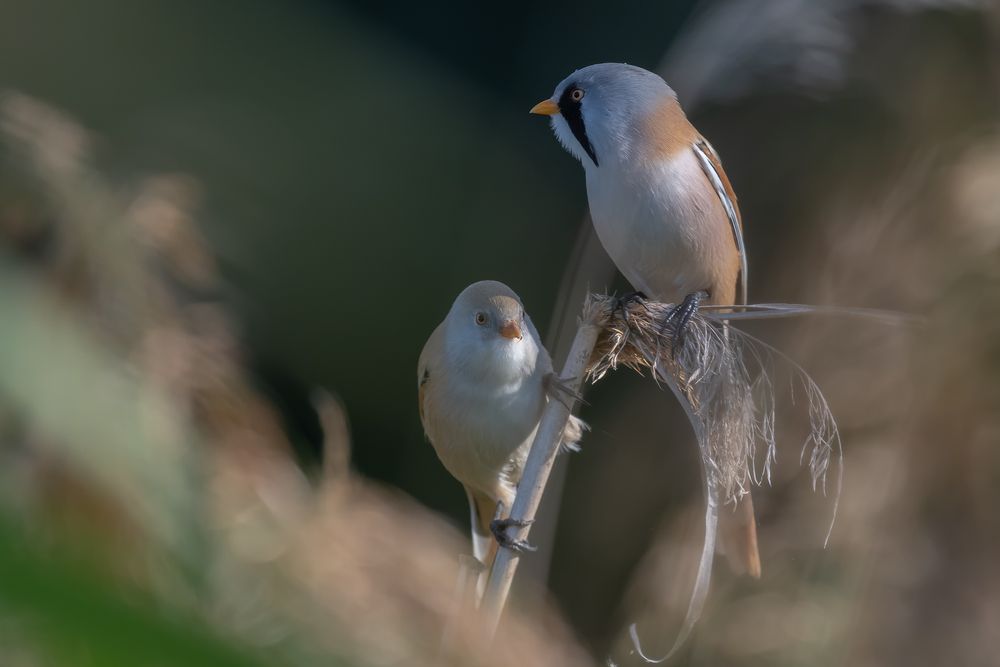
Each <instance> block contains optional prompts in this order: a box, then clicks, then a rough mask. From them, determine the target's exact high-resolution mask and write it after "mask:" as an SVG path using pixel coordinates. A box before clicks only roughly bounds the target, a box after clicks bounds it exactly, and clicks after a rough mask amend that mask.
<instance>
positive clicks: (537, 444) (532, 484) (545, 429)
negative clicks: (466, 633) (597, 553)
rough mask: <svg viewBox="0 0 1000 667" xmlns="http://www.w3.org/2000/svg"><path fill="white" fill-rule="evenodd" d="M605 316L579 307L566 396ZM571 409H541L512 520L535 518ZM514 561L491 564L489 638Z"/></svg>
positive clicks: (486, 602) (575, 387)
mask: <svg viewBox="0 0 1000 667" xmlns="http://www.w3.org/2000/svg"><path fill="white" fill-rule="evenodd" d="M606 317H607V311H606V309H605V308H604V306H603V304H600V303H594V302H592V301H588V302H587V304H586V305H585V306H584V310H583V315H582V316H581V318H580V324H579V327H578V328H577V332H576V337H575V338H574V339H573V345H572V347H571V348H570V351H569V355H568V356H567V357H566V363H565V364H564V365H563V370H562V374H561V378H562V383H563V386H564V388H565V389H566V390H567V391H568V392H573V393H578V392H579V390H580V387H581V385H582V384H583V378H584V375H585V373H586V371H587V365H588V362H589V361H590V357H591V354H592V353H593V351H594V347H595V345H596V344H597V338H598V336H599V335H600V333H601V330H602V327H603V323H604V321H605V320H606ZM571 407H572V404H571V403H569V402H563V401H559V400H550V401H549V403H548V406H547V407H546V408H545V412H544V413H543V414H542V419H541V421H540V422H539V425H538V431H537V432H536V433H535V439H534V441H533V442H532V443H531V452H530V453H529V454H528V460H527V462H526V463H525V466H524V473H523V474H522V475H521V482H520V484H518V487H517V496H516V497H515V498H514V504H513V507H511V512H510V516H511V518H512V519H514V520H516V521H523V522H530V521H533V520H534V518H535V513H536V512H537V511H538V505H539V504H540V503H541V500H542V493H544V491H545V485H546V483H547V482H548V479H549V473H550V472H551V471H552V465H553V464H554V463H555V460H556V456H557V455H558V454H559V448H560V445H561V444H562V437H563V431H564V430H565V429H566V422H567V421H568V420H569V417H570V410H571ZM529 529H530V526H524V527H522V528H511V537H513V538H514V539H518V540H526V539H527V537H528V532H529ZM517 563H518V554H516V553H515V552H513V551H511V550H510V549H500V550H499V551H498V553H497V556H496V560H495V561H494V562H493V568H492V570H490V577H489V581H488V583H487V585H486V592H485V593H484V595H483V602H482V605H481V607H480V609H481V611H482V614H483V618H484V621H485V624H486V631H487V633H488V636H489V637H490V638H492V637H493V635H494V634H495V633H496V628H497V625H498V624H499V622H500V617H501V615H502V614H503V609H504V607H505V606H506V604H507V597H508V595H509V593H510V587H511V583H512V582H513V581H514V573H515V571H516V570H517Z"/></svg>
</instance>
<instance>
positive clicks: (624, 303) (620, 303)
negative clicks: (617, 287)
mask: <svg viewBox="0 0 1000 667" xmlns="http://www.w3.org/2000/svg"><path fill="white" fill-rule="evenodd" d="M648 298H649V297H647V296H646V295H645V294H644V293H642V292H640V291H638V290H637V291H635V292H628V293H626V294H623V295H621V296H620V297H618V298H617V299H615V305H614V307H613V308H612V309H611V314H612V315H614V314H615V313H616V312H617V311H619V310H620V311H621V313H622V319H623V320H625V326H626V327H629V326H631V325H630V324H629V319H628V318H629V315H628V307H629V304H632V303H637V304H639V305H640V306H642V307H643V308H645V307H646V303H645V302H646V299H648Z"/></svg>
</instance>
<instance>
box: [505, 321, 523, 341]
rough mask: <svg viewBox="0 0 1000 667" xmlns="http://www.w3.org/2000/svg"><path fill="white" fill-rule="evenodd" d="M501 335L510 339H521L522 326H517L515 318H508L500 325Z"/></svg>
mask: <svg viewBox="0 0 1000 667" xmlns="http://www.w3.org/2000/svg"><path fill="white" fill-rule="evenodd" d="M500 335H501V336H503V337H504V338H508V339H510V340H513V339H515V338H516V339H518V340H521V327H519V326H517V322H515V321H514V320H507V321H506V322H504V323H503V326H502V327H500Z"/></svg>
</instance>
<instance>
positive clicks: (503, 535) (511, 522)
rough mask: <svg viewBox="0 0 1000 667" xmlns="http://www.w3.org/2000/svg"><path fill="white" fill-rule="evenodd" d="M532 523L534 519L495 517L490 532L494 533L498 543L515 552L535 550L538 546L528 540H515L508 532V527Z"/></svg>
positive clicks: (522, 526) (521, 526) (523, 526)
mask: <svg viewBox="0 0 1000 667" xmlns="http://www.w3.org/2000/svg"><path fill="white" fill-rule="evenodd" d="M532 523H534V521H523V520H521V519H513V518H510V517H508V518H506V519H493V520H492V521H490V532H491V533H493V537H494V538H495V539H496V541H497V544H499V545H500V546H502V547H503V548H505V549H510V550H511V551H513V552H514V553H517V554H523V553H524V552H526V551H535V550H537V549H538V547H536V546H533V545H531V544H528V541H527V540H515V539H514V538H512V537H511V536H510V535H508V534H507V529H508V528H511V527H515V528H526V527H528V526H530V525H531V524H532Z"/></svg>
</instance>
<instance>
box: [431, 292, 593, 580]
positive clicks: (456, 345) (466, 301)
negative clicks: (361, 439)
mask: <svg viewBox="0 0 1000 667" xmlns="http://www.w3.org/2000/svg"><path fill="white" fill-rule="evenodd" d="M417 384H418V400H419V407H420V420H421V422H422V424H423V427H424V432H425V433H426V434H427V438H428V439H429V440H430V442H431V444H432V445H433V446H434V449H435V451H436V452H437V455H438V458H440V459H441V463H443V464H444V467H445V468H447V469H448V472H450V473H451V474H452V475H453V476H454V477H455V478H456V479H458V481H460V482H461V483H462V484H463V485H464V486H465V491H466V494H467V495H468V497H469V505H470V509H471V513H472V545H473V554H474V555H475V557H476V558H477V559H479V560H480V561H481V562H482V563H483V564H484V565H486V566H489V565H490V562H491V561H492V560H493V557H494V555H495V553H496V551H495V546H494V545H495V542H494V540H493V539H491V537H490V536H491V534H492V535H493V536H494V537H495V538H496V541H497V542H499V543H500V544H501V545H503V546H506V547H509V548H513V549H515V550H519V551H520V550H525V549H531V547H530V546H529V545H527V544H526V543H524V542H519V541H514V540H511V539H510V538H508V537H507V535H506V532H505V531H506V528H507V527H508V526H510V525H513V523H512V522H511V520H510V519H506V518H501V519H499V520H493V519H494V516H495V513H496V510H497V506H498V503H499V504H501V505H502V508H503V512H504V513H505V514H506V513H508V512H510V508H511V505H512V504H513V501H514V494H515V490H516V487H517V484H518V482H519V481H520V479H521V472H522V470H523V468H524V463H525V460H526V458H527V456H528V449H529V448H530V446H531V442H532V440H533V439H534V435H535V430H536V429H537V427H538V422H539V420H540V419H541V416H542V411H543V410H544V409H545V406H546V404H547V403H548V400H549V394H550V392H552V391H553V390H557V389H558V381H557V380H556V379H555V376H554V374H553V372H552V361H551V359H550V358H549V354H548V352H546V351H545V348H544V347H542V344H541V342H540V339H539V337H538V332H537V331H536V330H535V326H534V325H533V324H532V323H531V319H530V318H529V317H528V315H527V314H526V313H525V312H524V307H523V306H522V305H521V300H520V298H518V296H517V294H515V293H514V291H513V290H511V289H510V288H509V287H507V286H506V285H504V284H503V283H499V282H495V281H491V280H487V281H482V282H478V283H474V284H472V285H469V286H468V287H466V288H465V289H464V290H463V291H462V293H461V294H459V295H458V298H456V299H455V303H454V304H452V307H451V310H450V311H449V312H448V315H447V316H446V317H445V319H444V321H443V322H441V324H439V325H438V327H437V328H436V329H435V330H434V332H433V333H432V334H431V336H430V338H429V339H428V340H427V343H426V344H425V345H424V349H423V351H422V352H421V353H420V361H419V362H418V365H417ZM585 428H586V425H585V424H584V423H583V422H582V421H580V420H579V419H577V418H576V417H570V420H569V422H568V423H567V425H566V430H565V433H564V436H563V447H564V448H567V449H576V448H577V445H576V443H577V442H578V441H579V439H580V437H581V435H582V432H583V430H584V429H585Z"/></svg>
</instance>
